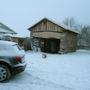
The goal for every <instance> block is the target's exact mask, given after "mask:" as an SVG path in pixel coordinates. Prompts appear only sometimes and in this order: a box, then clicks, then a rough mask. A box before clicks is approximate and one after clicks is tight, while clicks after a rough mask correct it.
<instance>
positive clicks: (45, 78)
mask: <svg viewBox="0 0 90 90" xmlns="http://www.w3.org/2000/svg"><path fill="white" fill-rule="evenodd" d="M26 62H27V68H26V70H25V71H24V72H22V73H20V74H18V75H15V76H13V77H12V78H11V80H10V81H9V82H7V83H0V90H90V51H87V50H78V51H77V52H74V53H69V54H63V55H59V54H47V58H45V59H44V58H42V53H40V52H36V53H35V52H32V51H28V52H26Z"/></svg>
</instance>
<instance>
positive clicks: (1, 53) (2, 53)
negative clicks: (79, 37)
mask: <svg viewBox="0 0 90 90" xmlns="http://www.w3.org/2000/svg"><path fill="white" fill-rule="evenodd" d="M24 55H25V52H24V50H20V51H18V52H17V51H11V50H8V51H6V50H5V51H0V56H24Z"/></svg>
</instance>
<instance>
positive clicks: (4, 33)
mask: <svg viewBox="0 0 90 90" xmlns="http://www.w3.org/2000/svg"><path fill="white" fill-rule="evenodd" d="M13 34H17V33H16V32H15V31H14V30H12V29H10V28H9V27H8V26H6V25H4V24H3V23H1V22H0V39H4V40H5V39H10V37H11V35H13Z"/></svg>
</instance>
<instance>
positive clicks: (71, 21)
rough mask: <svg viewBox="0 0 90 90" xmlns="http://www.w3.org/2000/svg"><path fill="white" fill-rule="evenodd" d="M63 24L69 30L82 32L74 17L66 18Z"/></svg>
mask: <svg viewBox="0 0 90 90" xmlns="http://www.w3.org/2000/svg"><path fill="white" fill-rule="evenodd" d="M62 24H63V25H64V26H66V27H67V28H69V29H72V30H75V31H78V32H80V31H81V25H80V24H78V23H77V21H76V20H75V19H74V18H73V17H71V18H66V19H65V20H63V22H62Z"/></svg>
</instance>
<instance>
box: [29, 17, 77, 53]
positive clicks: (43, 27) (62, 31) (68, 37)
mask: <svg viewBox="0 0 90 90" xmlns="http://www.w3.org/2000/svg"><path fill="white" fill-rule="evenodd" d="M28 30H29V31H30V32H31V33H30V34H31V35H30V37H31V39H32V47H36V48H40V50H41V51H42V52H48V53H68V52H74V51H76V48H77V35H78V32H76V31H72V30H70V29H66V28H64V27H62V26H60V25H59V24H57V23H55V22H53V21H51V20H49V19H47V18H44V19H42V20H40V21H39V22H37V23H36V24H34V25H33V26H31V27H30V28H28Z"/></svg>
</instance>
